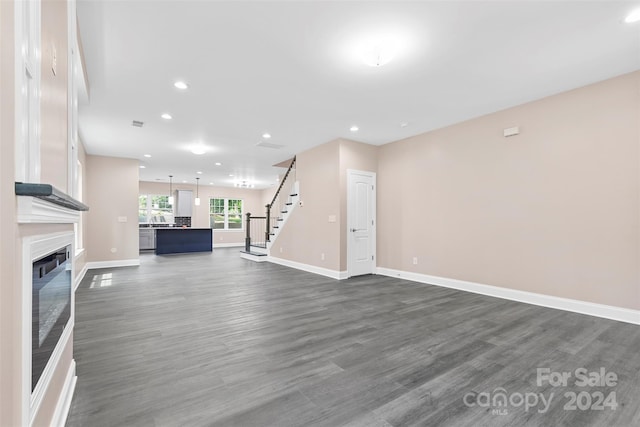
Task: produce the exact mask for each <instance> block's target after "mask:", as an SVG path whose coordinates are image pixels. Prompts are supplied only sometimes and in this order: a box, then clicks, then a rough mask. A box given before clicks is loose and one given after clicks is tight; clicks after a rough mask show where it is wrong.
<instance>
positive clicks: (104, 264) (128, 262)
mask: <svg viewBox="0 0 640 427" xmlns="http://www.w3.org/2000/svg"><path fill="white" fill-rule="evenodd" d="M138 265H140V259H139V258H134V259H118V260H113V261H91V262H88V263H87V270H94V269H96V268H113V267H135V266H138Z"/></svg>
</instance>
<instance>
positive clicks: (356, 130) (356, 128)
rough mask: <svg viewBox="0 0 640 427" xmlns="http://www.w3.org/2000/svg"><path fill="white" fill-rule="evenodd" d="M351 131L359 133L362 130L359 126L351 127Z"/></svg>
mask: <svg viewBox="0 0 640 427" xmlns="http://www.w3.org/2000/svg"><path fill="white" fill-rule="evenodd" d="M349 130H350V131H351V132H358V131H359V130H360V128H359V127H358V126H351V127H350V128H349Z"/></svg>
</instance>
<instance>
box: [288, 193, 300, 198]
mask: <svg viewBox="0 0 640 427" xmlns="http://www.w3.org/2000/svg"><path fill="white" fill-rule="evenodd" d="M289 195H290V196H291V197H296V196H297V195H298V193H296V194H289Z"/></svg>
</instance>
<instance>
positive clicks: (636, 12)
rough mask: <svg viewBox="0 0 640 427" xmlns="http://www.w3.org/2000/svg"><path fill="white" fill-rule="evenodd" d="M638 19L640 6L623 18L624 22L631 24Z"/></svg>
mask: <svg viewBox="0 0 640 427" xmlns="http://www.w3.org/2000/svg"><path fill="white" fill-rule="evenodd" d="M638 21H640V8H638V9H636V10H634V11H632V12H631V13H630V14H628V15H627V17H626V18H624V22H626V23H627V24H631V23H634V22H638Z"/></svg>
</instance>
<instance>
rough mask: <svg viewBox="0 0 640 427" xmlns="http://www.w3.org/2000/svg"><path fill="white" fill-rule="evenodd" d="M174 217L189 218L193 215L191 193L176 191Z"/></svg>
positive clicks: (188, 191) (189, 191)
mask: <svg viewBox="0 0 640 427" xmlns="http://www.w3.org/2000/svg"><path fill="white" fill-rule="evenodd" d="M175 199H176V202H175V212H174V215H175V216H189V217H190V216H191V214H192V213H193V208H192V206H193V191H191V190H176V193H175Z"/></svg>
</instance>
